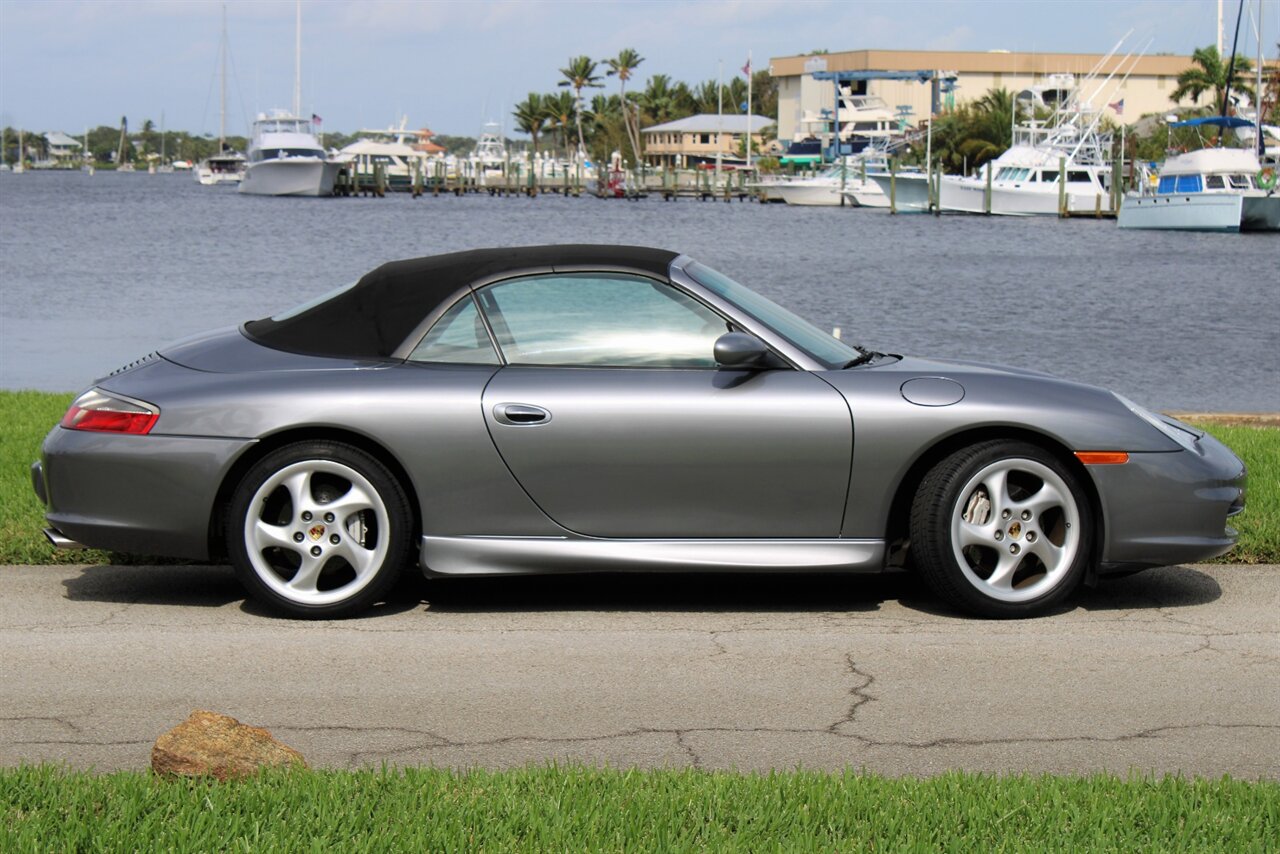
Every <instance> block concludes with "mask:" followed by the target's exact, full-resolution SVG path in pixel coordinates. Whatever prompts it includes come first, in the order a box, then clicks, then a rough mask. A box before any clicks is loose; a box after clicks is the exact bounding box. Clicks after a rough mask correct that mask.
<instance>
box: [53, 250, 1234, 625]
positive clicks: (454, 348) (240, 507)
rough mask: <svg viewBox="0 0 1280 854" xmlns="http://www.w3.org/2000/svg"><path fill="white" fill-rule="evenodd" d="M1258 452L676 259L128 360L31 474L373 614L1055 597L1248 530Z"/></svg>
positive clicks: (373, 291)
mask: <svg viewBox="0 0 1280 854" xmlns="http://www.w3.org/2000/svg"><path fill="white" fill-rule="evenodd" d="M1244 481H1245V471H1244V466H1243V465H1242V464H1241V462H1240V460H1239V459H1237V458H1236V457H1235V455H1233V454H1232V453H1231V451H1230V450H1228V449H1227V448H1226V447H1224V446H1223V445H1221V444H1220V443H1218V442H1217V441H1215V440H1214V439H1213V438H1212V437H1210V436H1207V435H1205V434H1204V433H1202V432H1200V431H1198V430H1195V429H1193V428H1191V427H1189V426H1187V425H1186V424H1182V423H1180V422H1178V421H1175V420H1172V419H1170V418H1166V417H1163V416H1161V415H1157V414H1155V413H1152V412H1149V411H1147V410H1145V409H1142V408H1141V407H1139V406H1137V405H1136V404H1134V403H1131V402H1129V401H1128V400H1125V399H1124V398H1122V397H1120V396H1118V395H1116V394H1113V393H1111V392H1108V391H1104V390H1102V389H1099V388H1094V387H1092V386H1087V385H1081V384H1078V383H1074V382H1069V381H1066V380H1060V379H1055V378H1053V377H1050V376H1047V375H1043V374H1038V373H1032V372H1028V371H1020V370H1012V369H1007V368H996V367H992V366H987V365H979V364H969V363H963V362H943V361H927V360H924V359H918V358H914V357H907V356H900V355H893V354H887V353H876V352H871V351H868V350H865V349H860V348H857V347H850V346H848V345H847V344H845V343H843V342H841V341H839V340H837V339H835V338H833V337H831V336H830V335H827V334H825V333H824V332H822V331H821V330H819V329H817V328H815V327H814V326H812V325H810V324H809V323H807V322H805V321H804V320H801V319H800V318H798V317H797V316H795V315H794V314H791V313H790V312H788V311H786V310H785V309H783V308H781V307H779V306H778V305H776V304H774V303H772V302H770V301H769V300H767V299H764V298H763V297H761V296H759V295H758V294H756V293H754V292H752V291H750V290H748V289H747V288H745V287H743V286H742V285H740V284H738V283H737V282H735V281H733V280H732V279H730V278H728V277H727V276H725V275H723V274H721V273H718V272H716V271H715V270H713V269H711V268H710V267H707V266H705V265H703V264H700V263H698V262H697V261H695V260H693V259H692V258H690V257H688V256H687V255H680V254H678V253H675V252H670V251H664V250H658V249H646V248H639V247H629V246H539V247H526V248H505V249H482V250H474V251H469V252H459V253H454V254H449V255H440V256H435V257H430V258H420V259H416V260H409V261H398V262H394V263H390V264H385V265H383V266H381V267H379V268H378V269H376V270H374V271H373V272H371V273H369V274H368V275H366V276H365V277H363V278H362V279H360V280H359V281H358V282H356V283H355V284H353V285H349V286H347V287H345V288H343V289H341V290H339V291H336V292H334V293H331V294H328V295H326V296H324V297H322V298H320V299H317V300H314V301H312V302H309V303H307V304H305V305H302V306H300V307H298V308H296V309H293V310H292V311H288V312H285V313H283V314H278V315H275V316H274V317H267V318H263V319H261V320H254V321H250V322H248V323H245V324H243V325H241V326H240V327H238V328H228V329H222V330H218V331H215V332H211V333H208V334H206V335H203V336H198V337H195V338H192V339H188V340H186V341H182V342H179V343H177V344H174V345H172V346H169V347H166V348H165V349H162V350H160V351H158V352H156V353H152V354H151V355H149V356H145V357H143V358H141V359H139V360H138V361H136V362H133V363H132V364H129V365H126V366H125V367H122V368H120V369H119V370H117V371H115V372H113V373H111V374H109V375H107V376H105V377H103V378H101V379H99V380H98V381H97V382H95V383H94V384H93V386H92V387H91V388H90V389H89V390H88V391H86V392H84V393H83V394H81V395H80V396H79V397H78V398H76V400H75V402H74V403H73V404H72V405H71V408H70V409H69V410H68V411H67V413H66V415H65V416H64V417H63V419H62V421H61V423H60V424H59V425H58V426H57V427H55V428H54V429H53V431H52V432H51V433H50V434H49V436H48V438H47V439H46V440H45V443H44V447H43V453H42V459H41V461H39V462H36V463H34V464H33V465H32V482H33V484H34V487H35V490H36V493H37V494H38V496H39V497H40V499H41V501H42V502H43V503H44V504H46V505H47V508H48V509H47V519H48V523H49V526H50V527H49V528H48V529H47V532H46V533H47V534H48V536H49V538H50V540H52V542H53V543H54V544H55V545H59V546H67V547H75V546H80V545H87V546H94V547H99V548H104V549H111V550H115V551H119V552H135V553H144V554H154V555H168V556H175V557H188V558H196V559H209V558H222V557H226V558H229V559H230V561H231V563H232V564H233V565H234V566H235V569H236V571H237V573H238V574H239V577H240V579H241V580H242V581H243V583H244V584H245V586H246V587H247V588H248V590H249V591H250V592H251V593H252V594H253V595H255V596H258V597H260V598H261V599H262V600H264V601H266V602H267V603H269V604H271V605H272V606H274V607H276V608H277V609H279V610H282V611H284V612H287V613H288V614H291V615H295V616H300V617H335V616H340V615H348V614H352V613H355V612H357V611H359V610H360V609H362V608H364V607H367V606H368V605H370V604H372V603H374V602H376V601H378V600H379V599H380V597H384V596H385V595H386V593H387V591H388V590H389V588H390V587H391V585H392V584H393V582H394V581H395V579H396V577H397V576H398V575H399V573H400V572H401V570H403V569H404V568H405V567H406V566H407V565H409V564H410V563H412V562H414V561H415V560H416V562H417V563H418V565H419V566H420V567H421V568H422V570H423V571H424V572H425V573H427V574H428V575H430V576H453V575H499V574H507V573H564V572H584V571H591V572H594V571H627V572H654V571H657V572H681V571H697V572H708V571H734V572H744V571H745V572H750V571H768V572H787V571H799V572H814V571H833V572H880V571H884V570H886V569H893V568H908V569H912V570H914V571H916V572H918V573H920V575H921V576H922V577H923V578H924V579H925V581H926V582H927V583H928V584H929V586H930V587H931V588H932V589H933V590H934V591H936V593H937V594H938V595H939V596H941V597H942V598H944V599H945V600H946V601H947V602H948V603H950V604H951V605H952V606H954V607H956V608H959V609H961V610H964V611H967V612H970V613H972V614H977V615H981V616H987V617H1022V616H1029V615H1034V614H1038V613H1042V612H1044V611H1045V610H1046V609H1049V608H1051V607H1053V606H1055V605H1056V604H1058V603H1060V602H1061V601H1062V600H1063V599H1064V598H1066V597H1067V596H1069V595H1070V594H1071V593H1072V591H1073V590H1074V589H1075V588H1076V587H1077V586H1078V585H1079V584H1080V583H1082V582H1086V583H1092V582H1093V581H1094V580H1096V579H1097V578H1098V577H1100V576H1102V575H1105V574H1108V573H1126V572H1132V571H1134V570H1137V569H1141V568H1144V567H1151V566H1161V565H1166V564H1172V563H1181V562H1186V561H1195V560H1201V559H1204V558H1209V557H1213V556H1215V555H1220V554H1222V553H1223V552H1225V551H1227V550H1228V549H1230V548H1231V546H1232V545H1233V544H1234V542H1235V539H1236V532H1235V531H1234V530H1232V528H1231V527H1230V526H1229V521H1230V519H1231V517H1232V516H1233V515H1235V514H1236V513H1239V512H1240V511H1241V510H1242V509H1243V508H1244Z"/></svg>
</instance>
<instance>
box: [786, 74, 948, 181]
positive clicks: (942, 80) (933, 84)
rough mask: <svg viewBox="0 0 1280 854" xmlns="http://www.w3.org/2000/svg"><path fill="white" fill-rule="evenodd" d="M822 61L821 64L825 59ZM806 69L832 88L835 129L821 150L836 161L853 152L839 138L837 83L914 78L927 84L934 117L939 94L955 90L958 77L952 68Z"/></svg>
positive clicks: (941, 97) (940, 97) (938, 106)
mask: <svg viewBox="0 0 1280 854" xmlns="http://www.w3.org/2000/svg"><path fill="white" fill-rule="evenodd" d="M815 58H816V57H815ZM811 62H812V60H811ZM814 64H815V65H816V64H817V63H814ZM822 64H823V65H825V62H824V63H822ZM806 71H807V73H808V74H810V75H811V76H812V77H813V79H814V80H830V81H831V82H832V85H833V86H834V87H835V122H834V128H835V132H834V133H833V134H832V137H833V140H832V143H831V145H829V146H828V147H827V150H826V152H825V157H826V159H828V160H837V159H839V158H840V157H842V156H844V155H847V154H853V153H854V151H853V145H852V144H847V143H843V142H841V141H840V84H841V83H854V82H860V81H867V80H908V81H910V80H915V81H916V82H917V83H928V84H930V93H929V103H930V109H929V115H930V116H934V115H937V114H938V113H939V112H941V110H942V99H943V96H948V97H949V96H951V95H952V93H954V92H955V90H956V79H957V78H958V77H959V75H958V74H957V73H956V72H954V71H827V70H826V69H825V68H816V67H815V68H813V69H812V70H809V66H806Z"/></svg>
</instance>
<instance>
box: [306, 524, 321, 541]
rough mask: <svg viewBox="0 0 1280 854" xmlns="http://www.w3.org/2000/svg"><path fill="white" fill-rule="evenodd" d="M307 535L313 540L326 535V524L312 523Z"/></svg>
mask: <svg viewBox="0 0 1280 854" xmlns="http://www.w3.org/2000/svg"><path fill="white" fill-rule="evenodd" d="M307 536H309V537H310V538H311V539H313V540H318V539H320V538H321V537H323V536H324V525H312V526H311V527H310V528H309V529H308V530H307Z"/></svg>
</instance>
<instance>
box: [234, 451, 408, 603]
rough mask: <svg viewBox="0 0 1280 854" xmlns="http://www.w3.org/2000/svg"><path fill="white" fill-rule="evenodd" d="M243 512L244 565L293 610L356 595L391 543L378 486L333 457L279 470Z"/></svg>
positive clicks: (388, 518) (366, 583)
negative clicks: (291, 606)
mask: <svg viewBox="0 0 1280 854" xmlns="http://www.w3.org/2000/svg"><path fill="white" fill-rule="evenodd" d="M249 507H250V512H248V513H246V514H245V520H244V542H245V551H246V552H247V553H248V557H249V563H250V565H251V566H252V567H253V570H254V572H255V573H256V574H257V576H258V577H259V578H260V579H261V580H262V582H263V583H264V584H265V585H267V586H268V587H269V588H271V589H272V590H273V591H275V592H276V593H277V594H279V595H280V596H282V597H284V598H285V599H287V600H289V601H290V602H294V603H297V604H299V605H331V604H334V603H337V602H342V601H344V600H346V599H349V598H351V597H352V596H354V595H356V594H357V593H359V592H360V591H361V590H363V589H364V588H365V587H366V586H367V585H368V584H369V582H371V581H372V580H373V579H374V577H375V576H376V575H377V571H378V569H379V568H380V567H381V566H382V564H383V561H384V560H385V559H386V556H387V550H388V548H389V545H390V543H391V541H392V532H391V527H390V526H391V522H390V516H389V514H388V512H387V507H386V504H385V503H384V502H383V500H382V496H380V495H379V494H378V491H377V489H375V488H374V486H373V484H372V483H370V482H369V480H368V479H367V478H366V477H365V476H364V475H362V474H360V472H358V471H356V470H355V469H353V468H351V467H350V466H347V465H344V464H342V463H339V462H334V461H332V460H303V461H301V462H297V463H293V464H291V465H287V466H285V467H284V468H281V469H280V470H279V471H277V472H276V473H275V474H273V475H272V476H271V477H269V478H267V480H266V481H264V482H263V484H262V485H261V486H260V487H258V490H257V492H255V493H254V496H253V499H252V500H251V501H250V502H249ZM295 562H296V565H295Z"/></svg>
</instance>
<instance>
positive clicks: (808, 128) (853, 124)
mask: <svg viewBox="0 0 1280 854" xmlns="http://www.w3.org/2000/svg"><path fill="white" fill-rule="evenodd" d="M850 85H851V84H844V85H842V86H841V87H840V109H839V111H838V115H837V111H833V110H830V109H822V110H805V111H804V113H802V114H801V117H800V122H799V124H798V125H797V127H798V128H799V130H798V131H797V132H796V134H795V136H794V138H793V139H792V144H793V145H794V144H796V143H811V142H813V141H815V140H817V141H820V142H822V143H823V145H824V146H825V145H830V143H831V136H832V133H833V128H834V125H835V124H836V122H839V124H840V130H839V132H840V141H841V142H842V143H852V144H853V148H854V151H855V152H857V151H859V150H861V148H864V147H866V146H868V145H872V144H874V143H877V142H879V143H880V144H881V145H883V144H884V142H885V141H886V140H889V139H891V138H893V137H895V136H901V135H902V133H903V129H902V128H901V125H902V121H901V119H900V118H899V116H898V115H897V113H895V112H894V111H893V110H891V109H889V105H888V104H886V103H885V102H884V99H883V98H879V97H877V96H875V95H855V94H853V93H852V91H851V90H850Z"/></svg>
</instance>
